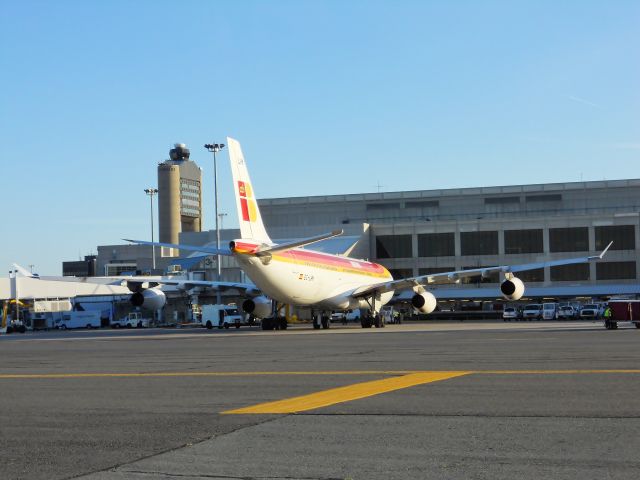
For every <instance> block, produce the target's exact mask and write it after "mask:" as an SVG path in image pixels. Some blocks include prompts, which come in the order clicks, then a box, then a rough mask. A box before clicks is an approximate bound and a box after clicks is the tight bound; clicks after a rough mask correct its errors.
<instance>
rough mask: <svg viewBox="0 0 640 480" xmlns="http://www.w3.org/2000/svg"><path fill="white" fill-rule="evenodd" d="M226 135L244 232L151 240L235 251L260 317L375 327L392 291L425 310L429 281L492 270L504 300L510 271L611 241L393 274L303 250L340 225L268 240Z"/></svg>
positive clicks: (515, 283)
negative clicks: (217, 241) (222, 245)
mask: <svg viewBox="0 0 640 480" xmlns="http://www.w3.org/2000/svg"><path fill="white" fill-rule="evenodd" d="M227 141H228V146H229V158H230V161H231V171H232V174H233V185H234V190H235V197H236V206H237V212H238V221H239V224H240V233H241V235H242V238H240V239H237V240H233V241H232V242H230V244H229V248H228V249H215V248H209V247H201V246H193V245H182V244H168V243H155V245H160V246H167V247H173V248H179V249H180V250H189V251H198V252H203V253H210V254H218V255H232V256H233V257H235V258H236V260H237V262H238V264H239V265H240V268H242V270H243V271H244V272H245V273H246V275H247V276H248V277H249V278H250V279H251V280H252V281H253V282H254V283H255V285H256V286H257V287H258V288H259V289H260V290H261V291H262V293H263V295H261V296H258V297H255V298H252V299H248V300H246V301H245V302H244V304H243V308H244V310H245V311H246V312H248V313H252V314H254V315H255V316H257V317H259V318H266V317H269V316H270V315H271V312H272V308H271V299H273V300H275V301H277V302H279V303H281V304H288V305H295V306H306V307H311V308H315V309H320V310H347V309H357V308H360V309H364V310H366V311H367V312H368V315H366V316H364V317H363V318H362V321H361V322H362V326H363V327H371V326H372V325H375V326H381V320H380V315H379V312H380V309H381V307H382V306H383V305H385V304H386V303H388V302H389V301H390V300H391V298H392V297H393V295H394V292H397V291H403V290H411V291H413V296H412V298H411V304H412V305H413V307H414V308H415V309H416V310H417V311H419V312H421V313H431V312H432V311H433V310H435V308H436V297H435V296H434V295H433V293H431V292H429V291H428V289H427V287H428V286H429V285H436V284H450V283H459V282H460V281H461V280H462V279H463V278H468V277H486V276H489V275H491V274H495V273H499V274H500V275H501V277H502V282H501V284H500V291H501V292H502V295H503V296H504V298H505V299H507V300H518V299H520V298H521V297H522V295H523V294H524V291H525V286H524V283H523V282H522V280H520V279H519V278H517V277H516V275H515V274H516V273H518V272H522V271H526V270H533V269H537V268H543V267H547V266H549V267H550V266H557V265H569V264H575V263H585V262H592V261H597V260H599V259H601V258H602V257H603V256H604V254H605V253H606V251H607V249H608V248H609V246H611V244H609V245H608V246H607V248H605V249H604V250H603V251H602V253H600V254H599V255H595V256H590V257H580V258H570V259H563V260H554V261H548V262H538V263H529V264H522V265H500V266H495V267H483V268H478V269H473V270H457V271H451V272H445V273H434V274H427V275H420V276H417V277H410V278H402V279H397V280H394V279H393V277H392V276H391V274H390V273H389V271H388V270H387V269H386V268H385V267H384V266H382V265H380V264H378V263H373V262H369V261H365V260H357V259H353V258H348V257H345V256H341V255H332V254H328V253H323V252H319V251H314V250H312V249H308V248H303V247H305V246H307V245H311V244H313V243H315V242H319V241H321V240H324V239H327V238H331V237H334V236H337V235H341V234H342V231H341V230H336V231H333V232H330V233H326V234H323V235H318V236H316V237H311V238H307V239H303V240H300V241H295V242H289V243H280V244H276V243H274V242H273V241H272V240H271V238H270V237H269V235H268V234H267V231H266V229H265V227H264V224H263V223H262V217H261V215H260V209H259V208H258V203H257V201H256V195H255V190H254V189H253V184H252V183H251V179H250V178H249V173H248V170H247V165H246V162H245V159H244V156H243V154H242V149H241V147H240V143H239V142H238V141H237V140H234V139H232V138H228V139H227ZM128 241H130V242H134V243H140V244H148V245H150V244H151V243H152V242H144V241H140V240H128ZM266 324H268V325H272V324H270V323H266Z"/></svg>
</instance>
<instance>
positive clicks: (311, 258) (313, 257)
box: [277, 250, 385, 275]
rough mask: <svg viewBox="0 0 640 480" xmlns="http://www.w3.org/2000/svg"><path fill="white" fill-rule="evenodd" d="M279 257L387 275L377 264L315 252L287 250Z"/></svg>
mask: <svg viewBox="0 0 640 480" xmlns="http://www.w3.org/2000/svg"><path fill="white" fill-rule="evenodd" d="M277 255H279V256H281V257H285V258H290V259H292V260H297V261H301V262H310V263H315V264H319V265H322V266H326V267H332V268H348V269H351V270H357V271H361V272H363V273H375V274H379V275H382V274H384V273H385V269H384V267H382V265H378V264H377V263H371V262H363V261H362V260H352V259H348V258H344V257H336V256H333V255H329V254H326V253H321V252H314V251H313V250H287V251H285V252H282V253H278V254H277Z"/></svg>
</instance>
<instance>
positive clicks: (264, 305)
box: [242, 296, 271, 318]
mask: <svg viewBox="0 0 640 480" xmlns="http://www.w3.org/2000/svg"><path fill="white" fill-rule="evenodd" d="M242 310H244V311H245V312H247V313H249V314H251V315H253V316H254V317H257V318H269V317H270V316H271V300H270V299H268V298H267V297H265V296H259V297H255V298H248V299H246V300H245V301H244V302H242Z"/></svg>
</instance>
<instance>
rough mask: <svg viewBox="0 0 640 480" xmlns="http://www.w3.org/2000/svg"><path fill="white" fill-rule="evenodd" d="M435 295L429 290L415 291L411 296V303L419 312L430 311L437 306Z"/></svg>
mask: <svg viewBox="0 0 640 480" xmlns="http://www.w3.org/2000/svg"><path fill="white" fill-rule="evenodd" d="M437 303H438V302H437V301H436V297H434V296H433V294H432V293H430V292H423V293H416V294H415V295H414V296H413V297H411V305H413V308H415V309H416V310H418V311H419V312H420V313H431V312H433V311H434V310H435V309H436V306H437Z"/></svg>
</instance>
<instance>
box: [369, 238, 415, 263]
mask: <svg viewBox="0 0 640 480" xmlns="http://www.w3.org/2000/svg"><path fill="white" fill-rule="evenodd" d="M412 256H413V253H412V245H411V235H379V236H377V237H376V257H377V258H411V257H412Z"/></svg>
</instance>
